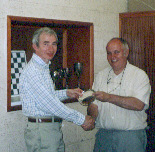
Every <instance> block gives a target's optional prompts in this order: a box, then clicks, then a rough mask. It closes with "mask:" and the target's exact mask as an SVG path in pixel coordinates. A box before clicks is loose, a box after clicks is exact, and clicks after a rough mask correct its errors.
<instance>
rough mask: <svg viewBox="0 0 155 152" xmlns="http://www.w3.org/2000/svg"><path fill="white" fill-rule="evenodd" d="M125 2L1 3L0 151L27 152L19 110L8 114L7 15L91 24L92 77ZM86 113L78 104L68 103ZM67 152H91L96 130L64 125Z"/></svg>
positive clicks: (11, 0) (12, 0) (51, 0)
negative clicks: (92, 39) (92, 49)
mask: <svg viewBox="0 0 155 152" xmlns="http://www.w3.org/2000/svg"><path fill="white" fill-rule="evenodd" d="M126 11H127V1H126V0H117V1H116V0H0V42H1V44H0V152H26V149H25V143H24V128H25V126H26V118H25V117H24V116H23V115H22V112H21V111H16V112H9V113H8V112H7V15H14V16H25V17H37V18H47V19H59V20H73V21H84V22H93V23H94V58H95V59H94V64H95V74H96V73H98V71H100V70H101V69H103V68H104V67H106V66H107V65H108V63H107V61H106V52H105V45H106V43H107V42H108V41H109V39H111V38H112V37H114V36H118V35H119V13H120V12H126ZM67 106H70V107H72V108H74V109H76V110H79V111H81V112H82V113H84V114H86V107H83V106H81V105H80V104H79V103H72V104H67ZM63 132H64V140H65V143H66V152H92V149H93V145H94V135H95V132H96V130H94V131H90V132H85V131H83V130H82V129H81V127H79V126H76V125H74V124H73V123H71V122H65V121H64V123H63Z"/></svg>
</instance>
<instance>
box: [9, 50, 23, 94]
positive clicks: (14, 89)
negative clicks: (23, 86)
mask: <svg viewBox="0 0 155 152" xmlns="http://www.w3.org/2000/svg"><path fill="white" fill-rule="evenodd" d="M25 65H26V55H25V51H23V50H22V51H21V50H20V51H14V50H12V51H11V96H16V95H19V76H20V74H21V71H22V69H23V68H24V66H25Z"/></svg>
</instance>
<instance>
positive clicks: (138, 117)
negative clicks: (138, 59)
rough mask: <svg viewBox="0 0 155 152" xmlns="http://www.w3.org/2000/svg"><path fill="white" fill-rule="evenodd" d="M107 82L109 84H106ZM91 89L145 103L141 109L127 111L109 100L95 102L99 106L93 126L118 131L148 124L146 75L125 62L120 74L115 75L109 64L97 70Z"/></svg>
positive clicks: (148, 93)
mask: <svg viewBox="0 0 155 152" xmlns="http://www.w3.org/2000/svg"><path fill="white" fill-rule="evenodd" d="M107 82H108V83H107ZM93 89H94V90H95V91H105V92H108V93H110V94H115V95H120V96H127V97H135V98H138V99H139V100H141V101H142V102H144V103H145V108H144V109H143V110H142V111H134V110H128V109H125V108H121V107H119V106H116V105H114V104H111V103H108V102H100V101H98V100H95V101H94V104H96V105H97V106H98V110H99V115H98V118H97V121H96V122H97V123H96V127H97V128H105V129H118V130H138V129H144V128H145V127H146V126H147V122H146V119H147V114H146V113H145V110H146V109H147V108H148V106H149V98H150V93H151V86H150V83H149V78H148V76H147V74H146V73H145V72H144V71H143V70H141V69H139V68H137V67H135V66H133V65H131V64H129V63H127V66H126V68H125V69H124V71H122V73H120V74H119V75H115V73H114V72H113V70H112V69H111V67H108V68H106V69H104V70H103V71H101V72H99V74H98V75H97V77H96V78H95V81H94V84H93Z"/></svg>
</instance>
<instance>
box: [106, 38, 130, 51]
mask: <svg viewBox="0 0 155 152" xmlns="http://www.w3.org/2000/svg"><path fill="white" fill-rule="evenodd" d="M112 40H119V41H120V42H121V43H122V46H123V50H124V52H126V51H127V50H129V45H128V42H127V41H126V40H124V39H123V38H118V37H114V38H112V39H111V40H110V41H109V42H111V41H112ZM109 42H108V43H109ZM107 46H108V44H107Z"/></svg>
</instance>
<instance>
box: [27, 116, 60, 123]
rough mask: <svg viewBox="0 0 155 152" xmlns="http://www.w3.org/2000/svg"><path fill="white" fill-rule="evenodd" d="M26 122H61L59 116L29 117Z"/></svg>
mask: <svg viewBox="0 0 155 152" xmlns="http://www.w3.org/2000/svg"><path fill="white" fill-rule="evenodd" d="M28 122H36V123H44V122H62V119H61V118H30V117H28Z"/></svg>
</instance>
